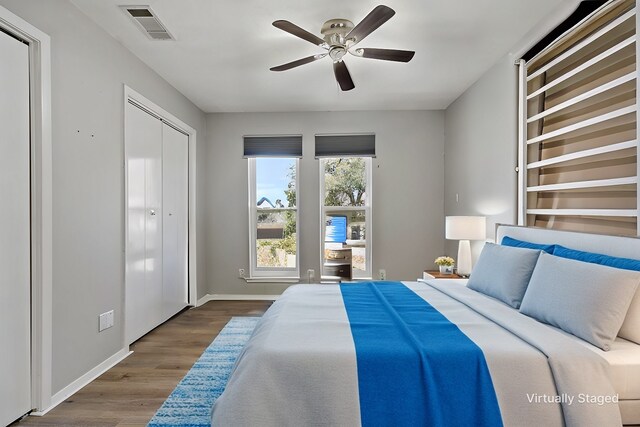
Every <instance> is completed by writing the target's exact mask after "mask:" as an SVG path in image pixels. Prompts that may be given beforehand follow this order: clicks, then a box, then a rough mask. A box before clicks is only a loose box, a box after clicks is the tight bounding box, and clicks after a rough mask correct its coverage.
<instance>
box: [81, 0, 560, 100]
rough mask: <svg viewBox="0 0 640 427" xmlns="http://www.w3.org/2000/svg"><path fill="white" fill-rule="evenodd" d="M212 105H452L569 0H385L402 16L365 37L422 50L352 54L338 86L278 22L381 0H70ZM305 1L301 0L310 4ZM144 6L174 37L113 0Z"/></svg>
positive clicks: (316, 24)
mask: <svg viewBox="0 0 640 427" xmlns="http://www.w3.org/2000/svg"><path fill="white" fill-rule="evenodd" d="M71 1H72V3H73V4H75V5H76V6H77V7H78V8H79V9H80V10H82V11H83V12H84V13H85V14H87V15H88V16H89V17H91V18H92V19H93V20H94V21H95V22H96V23H98V24H99V25H100V26H102V27H103V28H104V29H105V30H106V31H107V32H108V33H109V34H111V35H112V36H113V37H114V38H116V39H117V40H119V41H120V42H121V43H122V44H123V45H124V46H125V47H127V48H128V49H129V50H131V51H132V52H133V53H134V54H135V55H136V56H138V57H139V58H140V59H141V60H142V61H144V62H145V63H146V64H147V65H149V66H150V67H151V68H152V69H154V70H155V71H156V72H157V73H158V74H160V75H161V76H162V77H163V78H164V79H166V80H167V81H168V82H169V83H171V84H172V85H173V86H174V87H175V88H176V89H178V90H179V91H180V92H182V93H183V94H184V95H185V96H186V97H187V98H189V99H190V100H191V101H192V102H193V103H195V104H196V105H197V106H198V107H200V108H201V109H202V110H203V111H205V112H237V111H260V112H265V111H339V110H417V109H442V108H446V107H447V106H448V105H449V104H450V103H451V102H452V101H453V100H455V99H456V98H457V97H458V96H459V95H460V94H461V93H462V92H464V90H465V89H467V88H468V87H469V86H470V85H471V84H472V83H473V82H474V81H475V80H477V79H478V78H479V77H480V76H481V75H482V74H483V73H484V72H485V71H486V70H487V69H488V68H489V67H491V65H493V64H494V63H495V62H496V61H497V60H498V59H499V58H500V57H502V56H503V55H504V54H506V53H507V52H508V51H509V49H511V48H512V47H513V46H514V45H515V44H516V43H517V42H518V41H520V40H521V38H522V37H523V36H525V34H527V33H528V32H529V31H530V30H531V29H532V28H533V27H534V26H535V25H536V24H537V23H538V22H539V21H540V20H541V19H543V18H545V17H547V16H548V15H549V14H550V13H551V12H553V11H554V10H556V9H559V8H560V7H561V6H563V5H564V4H565V3H566V1H567V0H385V2H384V4H386V5H387V6H389V7H391V8H393V9H394V10H395V11H396V15H395V16H394V17H393V18H391V19H390V20H389V21H388V22H387V23H385V24H384V25H383V26H382V27H380V28H379V29H378V30H376V31H375V32H373V33H372V34H371V35H369V36H368V37H367V38H366V39H365V40H364V41H363V42H362V43H361V44H360V45H359V46H360V47H377V48H391V49H405V50H415V51H416V55H415V57H414V58H413V60H412V61H411V62H409V63H407V64H403V63H396V62H387V61H377V60H371V59H364V58H356V57H352V56H348V57H347V58H346V61H345V62H346V63H347V65H348V67H349V70H350V71H351V75H352V77H353V80H354V82H355V84H356V88H355V89H354V90H352V91H350V92H342V91H340V89H339V87H338V86H337V84H336V82H335V78H334V75H333V70H332V65H331V60H330V59H329V58H328V57H325V58H323V59H322V60H319V61H316V62H314V63H311V64H307V65H303V66H301V67H298V68H295V69H292V70H288V71H284V72H272V71H269V68H270V67H273V66H275V65H280V64H283V63H286V62H290V61H292V60H295V59H299V58H302V57H306V56H309V55H313V54H315V53H321V52H323V50H322V49H320V48H318V47H317V46H314V45H312V44H311V43H308V42H306V41H304V40H301V39H298V38H296V37H294V36H292V35H290V34H288V33H285V32H283V31H281V30H278V29H277V28H275V27H273V26H272V25H271V23H272V22H273V21H275V20H277V19H285V20H288V21H291V22H293V23H294V24H296V25H298V26H300V27H302V28H304V29H306V30H307V31H309V32H312V33H314V34H317V35H318V36H320V27H321V25H322V24H323V22H324V21H326V20H328V19H331V18H347V19H350V20H351V21H353V22H354V24H357V23H358V22H359V21H360V20H361V19H362V18H364V17H365V15H366V14H367V13H369V11H371V10H372V9H373V8H374V7H375V6H376V5H378V4H380V2H381V0H377V1H368V0H357V1H345V0H323V1H318V0H315V1H308V0H307V1H303V0H272V1H265V0H143V2H142V3H141V2H140V1H139V0H130V2H127V0H71ZM303 3H304V4H303ZM122 4H129V5H140V4H148V5H150V6H151V7H152V9H153V10H154V12H155V13H156V14H157V15H158V17H159V18H160V20H161V21H162V22H163V23H164V24H165V25H166V26H167V28H168V30H169V32H171V33H172V34H173V35H174V36H175V37H176V38H177V41H151V40H149V39H148V38H147V37H146V35H144V34H143V33H142V32H141V31H140V30H139V28H138V27H136V26H135V24H134V23H133V21H131V19H130V18H129V17H128V16H126V15H125V14H124V13H123V11H122V10H121V9H120V8H119V7H118V5H122Z"/></svg>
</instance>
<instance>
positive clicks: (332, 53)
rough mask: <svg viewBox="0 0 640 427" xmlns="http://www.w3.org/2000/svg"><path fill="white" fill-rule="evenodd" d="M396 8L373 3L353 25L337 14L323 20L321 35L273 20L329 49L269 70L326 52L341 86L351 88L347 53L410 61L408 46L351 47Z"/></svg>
mask: <svg viewBox="0 0 640 427" xmlns="http://www.w3.org/2000/svg"><path fill="white" fill-rule="evenodd" d="M395 13H396V12H395V11H394V10H393V9H391V8H390V7H388V6H384V5H380V6H377V7H375V8H374V9H373V10H372V11H371V12H369V14H368V15H367V16H365V17H364V19H363V20H362V21H360V23H358V25H355V26H354V25H353V22H351V21H350V20H348V19H343V18H336V19H330V20H328V21H326V22H325V23H324V24H323V25H322V28H321V29H320V33H321V34H322V35H323V36H324V39H321V38H320V37H318V36H316V35H314V34H311V33H310V32H308V31H306V30H304V29H302V28H300V27H298V26H297V25H295V24H293V23H291V22H289V21H285V20H278V21H274V22H273V26H274V27H276V28H279V29H281V30H283V31H286V32H288V33H289V34H292V35H294V36H296V37H299V38H301V39H303V40H306V41H308V42H310V43H313V44H315V45H317V46H319V47H321V48H323V49H326V50H327V51H328V52H326V53H322V54H318V55H313V56H308V57H306V58H302V59H298V60H297V61H293V62H289V63H287V64H283V65H279V66H277V67H272V68H270V70H271V71H285V70H289V69H291V68H295V67H298V66H300V65H304V64H308V63H310V62H314V61H316V60H318V59H321V58H324V57H325V56H327V55H329V57H330V58H331V59H332V60H333V71H334V74H335V77H336V80H337V82H338V84H339V85H340V88H341V89H342V90H343V91H347V90H351V89H353V88H354V87H355V85H354V84H353V80H352V79H351V75H350V73H349V70H348V69H347V66H346V64H345V63H344V61H343V59H344V56H345V55H346V54H347V52H348V53H350V54H352V55H353V56H358V57H361V58H369V59H378V60H383V61H395V62H409V61H410V60H411V59H412V58H413V55H414V54H415V52H413V51H409V50H396V49H370V48H358V49H355V50H350V49H351V48H352V47H353V46H354V45H355V44H357V43H359V42H360V41H362V40H363V39H364V38H365V37H367V36H368V35H369V34H371V33H372V32H373V31H375V30H376V29H377V28H379V27H380V26H381V25H382V24H384V23H385V22H387V21H388V20H389V19H390V18H391V17H392V16H393V15H395Z"/></svg>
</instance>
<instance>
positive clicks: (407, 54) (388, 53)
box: [354, 48, 416, 62]
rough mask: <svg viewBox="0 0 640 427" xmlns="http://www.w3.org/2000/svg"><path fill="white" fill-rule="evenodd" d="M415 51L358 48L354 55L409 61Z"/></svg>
mask: <svg viewBox="0 0 640 427" xmlns="http://www.w3.org/2000/svg"><path fill="white" fill-rule="evenodd" d="M415 54H416V53H415V52H414V51H412V50H397V49H373V48H359V49H356V50H355V53H354V55H356V56H361V57H363V58H370V59H382V60H384V61H397V62H409V61H411V58H413V55H415Z"/></svg>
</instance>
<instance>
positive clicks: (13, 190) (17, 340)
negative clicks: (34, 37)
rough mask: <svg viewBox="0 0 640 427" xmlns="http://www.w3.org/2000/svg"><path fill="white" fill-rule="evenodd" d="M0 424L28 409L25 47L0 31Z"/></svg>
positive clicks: (27, 195)
mask: <svg viewBox="0 0 640 427" xmlns="http://www.w3.org/2000/svg"><path fill="white" fill-rule="evenodd" d="M0 94H1V95H0V343H1V346H2V350H0V425H7V424H9V423H10V422H12V421H14V420H16V419H17V418H19V417H21V416H22V415H24V414H26V413H27V412H29V411H30V410H31V377H30V369H31V366H30V360H31V345H30V343H31V320H30V319H31V302H30V296H31V272H30V269H31V235H30V223H31V220H30V207H29V199H30V169H29V162H30V158H29V144H30V140H29V48H28V46H27V45H25V44H24V43H22V42H20V41H18V40H16V39H14V38H12V37H10V36H9V35H7V34H5V33H2V32H0Z"/></svg>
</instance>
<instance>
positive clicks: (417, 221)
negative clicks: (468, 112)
mask: <svg viewBox="0 0 640 427" xmlns="http://www.w3.org/2000/svg"><path fill="white" fill-rule="evenodd" d="M443 131H444V113H443V112H442V111H411V112H398V111H395V112H391V111H377V112H340V113H332V112H317V113H231V114H210V115H208V116H207V138H208V141H207V142H208V143H207V146H206V148H205V149H204V150H203V151H201V152H200V153H199V154H200V155H206V164H207V171H206V177H205V178H204V180H205V182H206V183H207V185H208V188H207V194H208V196H207V197H206V198H205V199H204V200H201V203H206V204H207V205H206V206H205V207H204V208H203V209H204V211H205V218H204V219H203V222H205V224H206V225H205V227H204V230H205V231H204V233H201V238H204V239H205V240H206V242H205V253H206V254H207V259H206V261H205V262H206V264H207V272H206V277H207V280H208V285H209V292H210V293H212V294H271V293H279V292H281V291H282V290H283V289H284V288H285V287H286V286H282V285H265V284H247V283H245V281H244V280H242V279H238V277H237V275H238V268H240V267H242V268H245V269H248V264H249V236H248V223H249V219H248V208H247V203H248V184H247V175H248V172H247V164H248V162H247V160H245V159H243V158H242V136H243V135H247V134H302V135H303V150H304V151H303V155H304V157H303V159H302V160H301V163H300V191H299V197H300V204H299V208H300V214H301V221H300V225H299V233H300V246H301V247H300V255H301V262H300V267H301V273H302V274H303V275H305V274H306V271H307V269H310V268H312V269H314V270H315V271H316V277H318V274H319V269H320V231H319V221H320V197H319V194H318V192H319V162H318V160H315V159H314V135H315V134H316V133H349V132H375V134H376V153H377V158H376V159H374V161H373V199H372V200H373V207H372V209H373V211H372V216H373V272H374V277H377V273H378V270H379V269H382V268H384V269H386V271H387V277H388V279H390V280H394V279H395V280H400V279H415V278H416V277H421V275H422V270H423V269H424V268H427V267H429V268H430V267H432V266H433V262H432V260H433V259H434V258H435V257H436V256H438V255H441V254H442V252H443V250H444V240H443V235H444V217H443V212H444V207H443V177H444V165H443V151H444V135H443V133H444V132H443Z"/></svg>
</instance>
